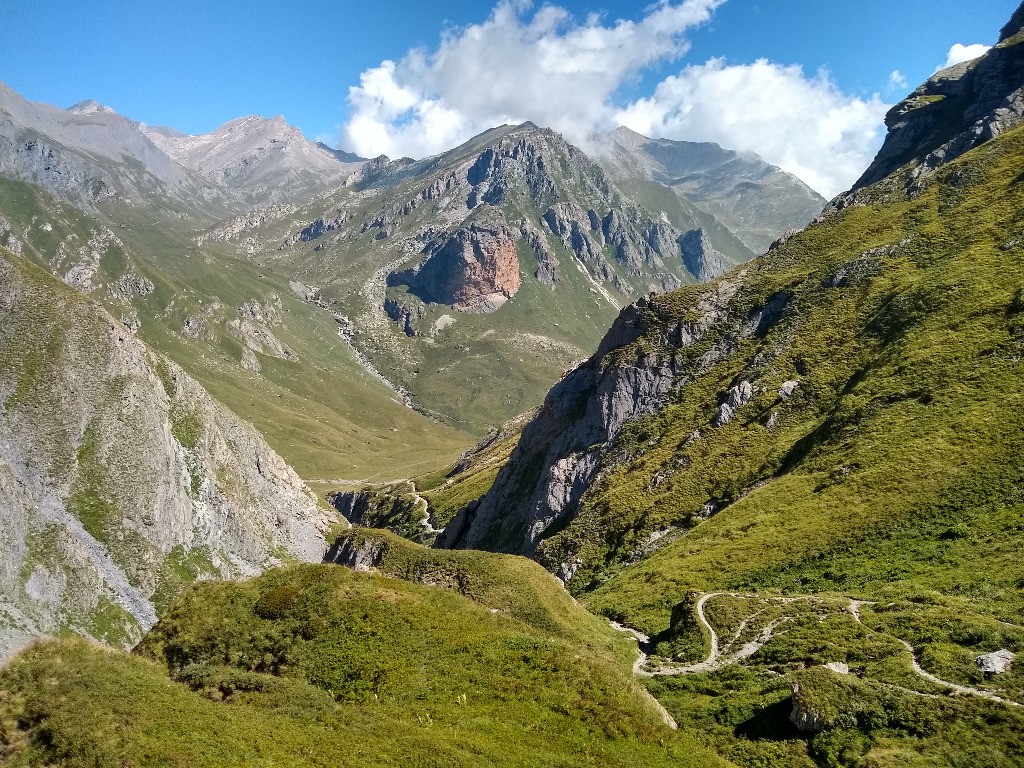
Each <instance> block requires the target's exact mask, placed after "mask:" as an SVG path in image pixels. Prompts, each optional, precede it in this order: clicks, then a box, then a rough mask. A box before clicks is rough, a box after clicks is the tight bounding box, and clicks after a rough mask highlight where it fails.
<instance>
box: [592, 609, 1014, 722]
mask: <svg viewBox="0 0 1024 768" xmlns="http://www.w3.org/2000/svg"><path fill="white" fill-rule="evenodd" d="M725 595H728V596H730V597H740V595H735V594H732V593H728V592H708V593H706V594H704V595H701V597H700V599H699V600H698V601H697V605H696V614H697V620H698V621H699V622H700V623H701V625H702V626H704V628H705V629H707V631H708V635H709V637H710V650H709V653H708V656H707V658H706V659H704V660H702V661H698V662H696V663H694V664H674V663H662V664H660V665H659V666H658V667H656V668H654V669H648V668H647V667H648V666H649V665H650V663H651V655H650V654H651V651H652V650H653V648H652V643H651V638H650V637H648V636H647V635H645V634H643V633H642V632H638V631H637V630H635V629H632V628H631V627H627V626H624V625H622V624H619V623H617V622H614V621H613V622H611V625H612V626H613V627H614V628H615V629H617V630H618V631H620V632H625V633H626V634H629V635H632V636H633V637H634V638H636V641H637V646H638V656H637V659H636V661H635V662H633V674H634V675H636V676H637V677H658V676H666V675H692V674H697V673H699V672H714V671H716V670H719V669H722V668H723V667H726V666H729V665H730V664H736V663H739V662H741V661H744V660H745V659H749V658H750V657H751V656H753V655H754V654H755V653H757V652H758V651H759V650H761V648H763V647H764V646H765V645H766V644H767V643H768V641H769V640H771V638H772V635H773V634H774V633H775V631H776V630H777V629H778V627H779V626H780V625H781V624H783V623H785V622H787V621H790V620H791V617H788V616H783V617H781V618H778V619H775V620H774V621H772V622H770V623H769V624H767V625H766V626H765V627H764V628H763V629H762V630H761V631H760V632H759V633H758V635H757V637H755V638H754V639H753V640H751V641H749V642H747V643H745V644H744V645H743V646H742V647H741V648H739V649H737V650H732V647H733V646H734V645H735V643H736V642H737V641H738V640H739V637H740V635H741V634H742V633H743V630H744V629H746V627H747V626H748V623H749V622H750V620H751V619H753V618H754V617H755V616H756V615H757V614H754V615H753V616H749V617H747V618H746V619H744V620H743V621H742V622H741V623H740V626H739V628H738V629H737V631H736V633H735V635H734V636H733V638H732V640H731V641H729V643H728V644H727V648H726V651H727V652H723V650H722V645H721V641H720V639H719V636H718V633H717V632H716V631H715V628H714V627H712V626H711V623H710V622H709V621H708V619H707V616H706V615H705V614H704V606H705V605H706V604H707V602H708V601H709V600H711V599H713V598H715V597H722V596H725ZM762 599H766V600H774V601H780V602H783V603H793V602H796V601H798V600H804V599H809V598H804V597H780V598H762ZM865 605H873V603H872V602H871V601H869V600H855V599H853V598H850V599H849V604H848V606H847V610H848V611H849V613H850V615H851V616H852V617H853V619H854V621H856V622H857V623H858V624H860V625H861V626H865V624H864V622H863V620H862V618H861V612H860V609H861V607H862V606H865ZM869 631H874V630H870V628H869ZM890 636H891V635H890ZM894 639H895V640H896V642H898V643H899V644H900V645H902V646H903V647H904V648H905V649H906V650H907V653H909V654H910V665H911V667H912V669H913V670H914V673H915V674H916V675H917V676H918V677H921V678H922V679H924V680H927V681H928V682H930V683H932V684H934V685H938V686H942V687H943V688H947V689H949V690H951V691H953V692H954V693H955V694H958V695H962V696H977V697H979V698H983V699H988V700H989V701H995V702H998V703H1000V704H1005V705H1007V706H1010V707H1020V706H1022V705H1021V704H1020V703H1019V702H1016V701H1013V700H1012V699H1006V698H1004V697H1002V696H999V695H998V694H995V693H992V692H991V691H985V690H982V689H980V688H973V687H971V686H968V685H959V684H957V683H951V682H950V681H948V680H943V679H942V678H940V677H938V676H936V675H933V674H932V673H931V672H928V671H927V670H925V669H924V668H922V667H921V665H920V664H919V663H918V661H917V650H916V649H915V648H914V646H912V645H911V644H910V643H908V642H907V641H906V640H902V639H900V638H898V637H895V638H894ZM880 685H887V686H888V685H889V684H887V683H880ZM890 687H893V688H898V689H900V690H906V691H907V692H908V693H919V694H920V695H922V696H928V697H933V696H935V694H928V693H923V692H920V691H912V690H910V689H909V688H907V689H904V688H902V686H890Z"/></svg>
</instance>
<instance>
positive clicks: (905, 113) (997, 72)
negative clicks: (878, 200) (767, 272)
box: [833, 10, 1024, 206]
mask: <svg viewBox="0 0 1024 768" xmlns="http://www.w3.org/2000/svg"><path fill="white" fill-rule="evenodd" d="M1021 26H1022V23H1021V18H1020V11H1019V10H1018V12H1017V14H1015V15H1014V17H1013V19H1011V21H1010V23H1009V24H1007V25H1006V26H1005V27H1004V28H1003V32H1002V35H1001V37H1000V40H999V43H998V44H997V45H996V46H995V47H994V48H992V49H991V50H989V51H988V53H986V54H985V55H984V56H982V57H981V58H980V59H977V60H975V61H968V62H964V63H962V64H957V65H955V66H953V67H949V68H948V69H944V70H942V71H941V72H937V73H936V74H934V75H933V76H932V77H931V78H930V79H929V80H928V81H927V82H925V83H924V84H923V85H921V86H920V87H919V88H917V90H915V91H914V92H913V93H912V94H911V95H910V96H908V97H907V98H906V99H904V100H903V101H901V102H900V103H899V104H897V105H896V106H895V107H893V108H892V109H891V110H890V111H889V113H888V114H887V115H886V116H885V124H886V126H887V127H888V128H889V134H888V136H887V137H886V139H885V143H884V144H883V146H882V149H881V150H880V151H879V152H878V155H877V156H876V157H875V160H874V162H872V163H871V165H870V166H869V167H868V169H867V170H866V171H865V172H864V175H863V176H861V178H860V179H859V180H858V181H857V183H856V184H855V185H854V187H853V189H854V190H858V189H860V188H862V187H866V186H868V185H870V184H874V183H875V182H877V181H879V180H881V179H883V178H885V177H886V176H888V175H890V174H891V173H894V172H895V171H896V170H898V169H900V168H902V167H903V166H905V165H908V164H909V165H910V166H911V167H910V172H909V174H908V178H907V180H906V183H907V184H908V185H909V184H913V182H914V181H915V180H916V179H917V178H919V177H920V176H921V175H922V174H928V173H931V172H933V171H934V170H935V169H937V168H939V167H941V166H943V165H945V164H946V163H949V162H950V161H952V160H954V159H956V158H957V157H960V156H961V155H963V154H964V153H965V152H968V151H969V150H971V149H973V148H974V147H976V146H978V145H980V144H983V143H984V142H986V141H989V140H990V139H992V138H994V137H995V136H998V135H999V134H1001V133H1004V132H1006V131H1008V130H1009V129H1010V128H1013V127H1014V126H1016V125H1019V124H1020V122H1021V120H1022V118H1024V45H1022V43H1024V39H1020V38H1021V35H1020V32H1021ZM833 206H835V202H834V203H833Z"/></svg>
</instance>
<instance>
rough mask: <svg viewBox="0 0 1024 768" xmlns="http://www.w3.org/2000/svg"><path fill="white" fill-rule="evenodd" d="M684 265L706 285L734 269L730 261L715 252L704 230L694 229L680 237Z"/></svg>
mask: <svg viewBox="0 0 1024 768" xmlns="http://www.w3.org/2000/svg"><path fill="white" fill-rule="evenodd" d="M679 248H680V250H681V251H682V253H683V263H684V264H685V265H686V268H687V269H688V270H689V271H690V272H691V273H692V274H693V275H694V277H696V278H697V279H698V280H699V281H700V282H702V283H706V282H708V281H709V280H714V279H715V278H716V277H719V276H721V275H724V274H725V273H726V272H728V271H729V270H730V269H731V268H732V264H731V263H730V261H729V260H728V259H727V258H726V257H725V256H723V255H722V254H720V253H719V252H718V251H716V250H715V248H714V246H713V245H712V244H711V238H709V237H708V233H707V232H705V231H704V230H703V229H692V230H690V231H689V232H687V233H686V234H684V235H681V236H680V237H679Z"/></svg>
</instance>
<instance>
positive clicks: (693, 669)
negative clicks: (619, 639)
mask: <svg viewBox="0 0 1024 768" xmlns="http://www.w3.org/2000/svg"><path fill="white" fill-rule="evenodd" d="M725 595H728V596H730V597H738V595H733V594H731V593H728V592H708V593H707V594H704V595H701V597H700V599H699V600H698V601H697V606H696V613H697V620H698V621H699V622H700V623H701V624H702V625H703V626H704V628H705V629H707V631H708V636H709V637H710V644H709V645H710V647H709V652H708V656H707V658H706V659H704V660H703V661H698V662H696V663H694V664H674V663H662V664H661V665H660V666H658V667H657V668H655V669H645V667H646V666H647V665H648V664H649V663H650V658H651V656H650V652H651V650H653V649H652V647H651V638H650V637H648V636H647V635H645V634H643V633H642V632H638V631H637V630H635V629H632V628H631V627H627V626H624V625H622V624H619V623H617V622H614V621H613V622H611V625H612V626H613V627H614V628H615V629H617V630H618V631H620V632H625V633H627V634H630V635H632V636H633V637H635V638H636V640H637V646H638V650H639V655H638V656H637V659H636V661H635V662H633V674H634V675H636V676H637V677H662V676H670V675H694V674H697V673H699V672H714V671H716V670H719V669H722V668H723V667H727V666H729V665H730V664H737V663H739V662H741V661H743V660H745V659H749V658H750V657H751V656H753V655H754V654H755V653H757V652H758V651H759V650H761V649H762V648H763V647H764V646H765V645H766V644H767V643H768V641H769V640H771V639H772V635H773V634H774V633H775V630H776V629H778V627H779V626H780V625H781V624H783V623H785V622H786V621H789V617H786V616H783V617H782V618H779V619H776V620H775V621H772V622H771V623H769V624H768V625H767V626H765V627H764V628H763V629H762V630H761V631H760V632H759V633H758V635H757V637H755V638H754V639H753V640H751V641H750V642H748V643H745V644H744V645H743V646H742V647H740V648H739V649H738V650H735V651H732V652H731V653H723V651H722V645H721V641H720V639H719V637H718V633H717V632H716V631H715V628H714V627H713V626H711V622H709V621H708V619H707V616H705V615H704V606H705V605H706V604H707V602H708V600H711V599H712V598H715V597H722V596H725ZM744 628H745V626H741V627H740V629H739V630H738V631H737V632H736V635H735V637H734V638H733V639H732V641H731V642H730V643H729V645H728V647H729V649H731V648H732V646H733V644H735V642H736V641H737V640H738V639H739V636H740V634H742V631H743V629H744Z"/></svg>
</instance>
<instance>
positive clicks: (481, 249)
mask: <svg viewBox="0 0 1024 768" xmlns="http://www.w3.org/2000/svg"><path fill="white" fill-rule="evenodd" d="M516 241H517V237H516V233H515V232H513V230H512V229H510V228H509V226H508V225H507V224H506V223H505V222H504V220H503V219H501V218H500V217H490V218H484V217H480V218H478V219H476V220H474V221H473V222H472V223H470V224H469V225H468V226H465V227H461V228H459V229H458V230H456V231H455V233H453V234H452V235H450V236H448V237H446V238H445V239H444V240H442V241H440V242H439V243H437V244H435V245H432V246H428V250H431V251H432V252H431V254H430V256H429V257H428V258H427V260H426V261H424V262H423V263H422V264H421V265H420V266H418V267H416V268H415V269H412V270H405V271H403V272H398V273H395V274H392V275H391V276H389V278H388V282H389V283H390V284H391V285H407V286H409V290H410V292H412V293H414V294H415V295H416V296H418V297H419V298H421V299H423V300H424V301H426V302H431V303H434V304H447V305H448V306H450V307H452V308H454V309H458V310H461V311H463V312H494V311H495V310H497V309H498V308H499V307H501V306H502V305H503V304H504V303H505V302H506V301H508V300H509V299H510V298H512V297H513V296H515V295H516V293H517V292H518V291H519V287H520V285H521V284H522V280H521V278H520V275H519V255H518V252H517V250H516Z"/></svg>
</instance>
